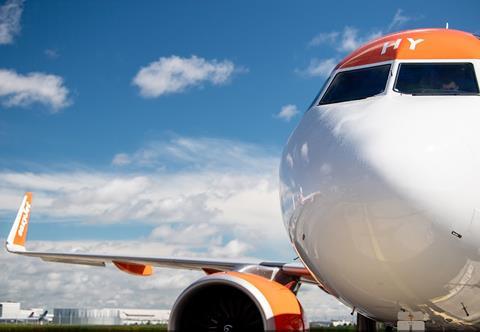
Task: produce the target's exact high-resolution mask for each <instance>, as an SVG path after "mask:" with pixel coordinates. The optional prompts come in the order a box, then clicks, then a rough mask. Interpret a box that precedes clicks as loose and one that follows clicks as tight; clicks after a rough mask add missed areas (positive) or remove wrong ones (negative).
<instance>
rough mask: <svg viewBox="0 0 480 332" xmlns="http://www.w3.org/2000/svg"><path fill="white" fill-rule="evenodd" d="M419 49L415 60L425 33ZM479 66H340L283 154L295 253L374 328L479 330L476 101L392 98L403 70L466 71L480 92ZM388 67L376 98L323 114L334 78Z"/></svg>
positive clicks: (479, 109)
mask: <svg viewBox="0 0 480 332" xmlns="http://www.w3.org/2000/svg"><path fill="white" fill-rule="evenodd" d="M407 37H408V32H405V35H404V36H403V37H401V38H403V39H404V40H405V39H406V38H407ZM421 37H422V39H423V40H422V41H421V42H418V45H416V46H417V47H418V49H420V47H421V46H422V44H421V43H423V44H424V45H427V46H428V37H429V35H428V31H427V33H426V35H422V36H421ZM399 38H400V37H398V35H397V36H394V37H393V38H391V41H389V40H388V38H387V39H385V38H384V39H383V40H381V41H380V42H379V43H377V45H376V48H377V49H376V51H378V53H381V52H382V48H385V46H386V47H387V51H388V47H390V46H391V48H392V49H393V47H394V46H395V45H394V43H395V41H397V40H398V39H399ZM412 39H413V40H414V41H415V40H419V39H420V38H419V37H418V36H416V37H412ZM386 43H390V44H386ZM479 44H480V42H479ZM410 45H411V44H410ZM410 45H409V44H406V45H405V49H406V50H407V51H408V50H411V46H410ZM384 53H385V52H384ZM412 54H414V53H412ZM378 55H380V54H378ZM478 57H480V53H479V54H478V56H477V58H478ZM477 58H472V57H468V58H463V57H459V58H455V56H452V55H450V56H449V58H436V57H432V58H428V57H426V56H425V57H421V58H420V59H418V58H415V56H414V55H412V57H410V58H397V57H396V55H394V56H392V57H390V58H389V59H387V60H386V61H378V60H382V58H379V59H378V60H376V61H375V62H370V63H367V64H362V63H360V64H359V65H358V66H355V65H353V66H347V67H342V66H341V65H340V66H338V67H337V68H336V69H335V71H334V72H333V73H332V75H331V77H330V78H329V79H328V81H327V84H326V87H325V88H324V89H323V91H322V92H321V93H320V95H319V97H318V98H317V99H316V100H315V101H314V103H313V104H312V107H311V108H310V109H309V110H308V111H307V112H306V113H305V114H304V116H303V118H302V120H301V121H300V123H299V125H298V127H297V128H296V129H295V131H294V132H293V133H292V135H291V137H290V138H289V141H288V143H287V145H286V147H285V149H284V152H283V156H282V163H281V170H280V182H281V188H280V191H281V200H282V212H283V216H284V223H285V226H286V228H287V231H288V234H289V237H290V239H291V241H292V243H293V245H294V248H295V249H296V251H297V252H298V254H299V257H300V258H301V259H302V261H303V262H304V264H305V265H306V266H307V268H308V269H309V270H310V271H311V273H312V274H313V275H314V276H315V278H316V279H317V281H318V282H319V283H321V284H322V285H323V287H324V288H325V289H327V290H328V291H329V292H330V293H331V294H332V295H333V296H335V297H337V298H338V299H340V300H341V301H342V302H344V303H345V304H347V305H348V306H350V307H352V308H355V310H357V311H358V312H360V313H362V314H364V315H366V316H368V317H371V318H373V319H376V320H379V321H387V322H395V321H397V314H398V313H399V312H401V311H406V312H423V313H424V314H426V315H427V316H428V319H426V320H428V321H430V324H435V325H450V324H457V325H458V324H462V325H465V326H474V325H476V324H480V96H479V95H478V94H475V93H472V94H462V93H459V94H455V93H452V94H448V95H445V94H441V95H435V94H432V95H429V94H423V95H415V94H405V93H400V92H398V91H395V90H396V85H395V84H396V82H397V80H398V70H399V68H400V66H401V65H402V64H405V63H415V64H417V63H429V64H431V63H458V64H466V63H467V64H471V65H472V68H473V69H474V71H475V73H476V74H475V75H476V80H477V81H480V76H479V73H480V61H479V60H478V59H477ZM381 65H390V66H389V67H388V70H389V75H388V78H387V82H386V85H385V89H384V91H382V92H381V93H380V94H377V95H374V96H371V97H368V98H364V99H358V100H350V101H344V102H335V103H326V104H322V103H321V102H320V101H321V100H322V96H324V95H325V93H326V91H327V90H328V87H329V85H330V84H331V82H332V81H333V80H334V79H335V76H336V75H337V74H338V73H341V72H343V71H351V70H357V69H362V68H369V67H372V66H381Z"/></svg>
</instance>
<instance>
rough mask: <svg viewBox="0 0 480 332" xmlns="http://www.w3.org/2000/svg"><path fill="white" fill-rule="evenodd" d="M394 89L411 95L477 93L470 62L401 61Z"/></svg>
mask: <svg viewBox="0 0 480 332" xmlns="http://www.w3.org/2000/svg"><path fill="white" fill-rule="evenodd" d="M394 90H395V91H397V92H401V93H406V94H412V95H471V94H478V93H479V91H478V84H477V79H476V77H475V70H474V69H473V65H472V64H471V63H402V64H400V68H399V73H398V76H397V81H396V83H395V88H394Z"/></svg>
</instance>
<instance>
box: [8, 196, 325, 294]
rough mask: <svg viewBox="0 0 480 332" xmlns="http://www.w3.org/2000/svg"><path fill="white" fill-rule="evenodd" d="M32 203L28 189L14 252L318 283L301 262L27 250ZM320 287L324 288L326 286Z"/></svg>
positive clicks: (147, 271)
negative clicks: (260, 274) (256, 273)
mask: <svg viewBox="0 0 480 332" xmlns="http://www.w3.org/2000/svg"><path fill="white" fill-rule="evenodd" d="M31 204H32V193H30V192H28V193H26V194H25V196H24V198H23V201H22V204H21V206H20V208H19V210H18V213H17V217H16V218H15V221H14V223H13V225H12V228H11V230H10V234H9V235H8V238H7V241H6V244H5V246H6V249H7V251H8V252H10V253H14V254H18V255H23V256H29V257H37V258H41V259H42V260H44V261H48V262H59V263H70V264H82V265H93V266H106V264H109V263H111V264H114V265H115V266H116V267H117V268H119V269H120V270H122V271H124V272H127V273H131V274H135V275H140V276H149V275H151V274H152V273H153V269H152V267H153V266H156V267H167V268H176V269H189V270H201V271H204V272H205V273H207V274H211V273H215V272H221V271H248V269H252V268H254V269H260V270H262V269H264V270H265V271H267V270H269V271H271V272H272V273H273V272H275V273H277V272H281V273H283V274H285V275H287V276H290V277H294V278H297V279H298V280H300V281H302V282H306V283H312V284H318V283H317V282H316V281H315V279H314V278H313V277H312V275H311V274H310V272H309V271H308V270H307V269H306V268H305V266H303V264H301V263H281V262H262V261H234V260H216V259H197V258H174V257H141V256H123V255H110V254H93V253H66V252H40V251H29V250H27V249H26V247H25V243H26V237H27V231H28V223H29V219H30V211H31ZM319 286H320V287H321V288H322V289H323V286H322V285H319Z"/></svg>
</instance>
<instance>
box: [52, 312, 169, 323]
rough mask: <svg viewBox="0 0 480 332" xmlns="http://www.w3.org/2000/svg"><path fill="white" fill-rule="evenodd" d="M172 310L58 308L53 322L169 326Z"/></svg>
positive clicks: (54, 313)
mask: <svg viewBox="0 0 480 332" xmlns="http://www.w3.org/2000/svg"><path fill="white" fill-rule="evenodd" d="M169 316H170V310H153V309H111V308H105V309H88V308H57V309H54V310H53V322H54V323H55V324H66V325H133V324H137V325H142V324H167V323H168V317H169Z"/></svg>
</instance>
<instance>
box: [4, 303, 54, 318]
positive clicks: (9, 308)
mask: <svg viewBox="0 0 480 332" xmlns="http://www.w3.org/2000/svg"><path fill="white" fill-rule="evenodd" d="M52 319H53V315H52V314H48V311H47V310H44V309H43V308H32V309H22V308H21V307H20V303H18V302H0V323H43V322H51V321H52Z"/></svg>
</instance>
